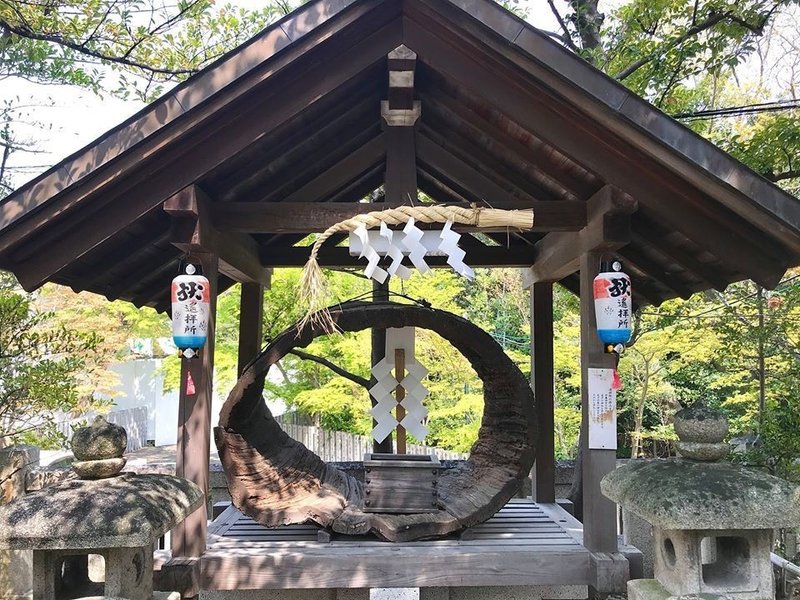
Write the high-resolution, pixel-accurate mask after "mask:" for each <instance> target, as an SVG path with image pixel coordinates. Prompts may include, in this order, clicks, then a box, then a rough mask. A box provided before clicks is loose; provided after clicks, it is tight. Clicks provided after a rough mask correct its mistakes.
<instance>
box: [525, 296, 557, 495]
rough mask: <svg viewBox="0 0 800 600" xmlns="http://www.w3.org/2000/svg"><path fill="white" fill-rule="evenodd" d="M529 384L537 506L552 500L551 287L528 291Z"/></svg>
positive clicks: (553, 473)
mask: <svg viewBox="0 0 800 600" xmlns="http://www.w3.org/2000/svg"><path fill="white" fill-rule="evenodd" d="M531 383H532V385H533V394H534V397H535V398H536V422H537V428H536V430H537V434H538V437H537V438H536V463H535V464H534V466H533V471H534V476H533V484H534V489H533V494H534V499H535V500H536V502H537V503H547V504H553V503H555V501H556V465H555V416H554V410H555V387H554V386H555V382H554V372H553V284H552V283H551V282H544V283H535V284H534V285H533V287H532V289H531Z"/></svg>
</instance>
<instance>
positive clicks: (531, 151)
mask: <svg viewBox="0 0 800 600" xmlns="http://www.w3.org/2000/svg"><path fill="white" fill-rule="evenodd" d="M423 72H424V75H425V76H424V80H425V81H427V80H430V83H429V84H428V85H427V86H426V87H425V89H424V91H421V92H420V98H421V101H422V102H423V103H424V105H425V111H426V115H428V116H431V115H433V116H435V117H436V119H437V120H441V121H444V122H446V123H448V124H449V125H450V126H452V127H453V128H457V129H459V130H461V131H462V132H463V134H464V135H466V136H468V137H470V138H472V139H474V140H476V141H478V142H479V143H480V144H481V146H483V147H485V148H486V149H487V150H490V151H493V152H498V153H508V154H513V155H515V156H517V157H518V158H519V162H520V163H521V164H519V166H518V168H519V169H520V170H521V171H522V172H524V173H525V174H526V176H527V177H528V178H529V179H530V180H532V181H534V182H536V184H535V185H536V186H537V188H536V189H538V190H540V191H539V194H544V193H550V194H559V195H565V197H564V198H563V199H565V200H577V199H579V198H585V197H587V196H588V195H590V194H591V193H592V192H593V191H594V190H595V189H597V182H595V181H592V177H591V174H588V173H584V172H582V171H583V170H582V169H567V168H565V163H564V157H563V156H562V155H561V154H560V153H558V152H553V151H552V149H550V148H548V147H546V145H545V144H543V143H542V142H540V141H539V140H537V139H535V138H532V136H530V135H529V136H528V139H527V140H526V142H524V141H522V140H520V139H518V138H515V137H514V136H513V135H511V134H509V133H508V132H507V131H505V129H504V128H503V127H500V126H499V124H500V121H501V120H502V119H503V117H502V116H501V115H500V113H499V112H498V111H497V110H496V109H494V108H492V107H490V106H486V107H485V109H484V110H483V111H480V112H479V111H478V110H475V108H476V107H471V106H469V105H468V104H467V103H465V102H463V101H459V100H456V99H455V98H454V97H453V96H452V95H451V94H449V93H448V90H449V88H450V87H451V86H452V84H451V83H449V82H448V81H447V80H446V79H445V78H444V77H441V76H439V75H438V74H437V73H435V72H433V71H432V70H431V69H425V70H424V71H423ZM428 122H430V119H429V120H428ZM432 126H434V127H438V124H433V125H432ZM565 192H566V194H565ZM532 193H534V195H536V192H532Z"/></svg>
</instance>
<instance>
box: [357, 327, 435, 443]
mask: <svg viewBox="0 0 800 600" xmlns="http://www.w3.org/2000/svg"><path fill="white" fill-rule="evenodd" d="M396 350H403V353H404V356H405V360H404V362H405V376H404V377H403V379H402V381H399V382H398V381H397V378H396V376H395V363H394V356H395V351H396ZM427 375H428V370H427V369H426V368H425V367H423V366H422V365H421V364H419V363H418V362H417V361H416V359H415V357H414V328H413V327H403V328H400V329H397V328H389V329H387V330H386V358H384V359H383V360H381V361H380V362H379V363H378V364H376V365H375V366H374V367H373V368H372V376H373V377H374V378H375V380H376V381H377V383H376V384H375V385H373V386H372V387H371V388H370V390H369V393H370V395H371V396H372V397H373V398H374V399H375V403H376V404H375V406H374V407H373V408H372V410H371V411H370V413H371V414H372V417H373V418H374V419H375V423H376V424H375V427H374V428H373V430H372V437H373V438H375V440H376V441H377V442H382V441H383V440H385V439H386V437H387V436H388V435H389V434H390V433H391V432H392V431H394V430H395V428H396V427H397V426H398V425H402V426H403V427H405V429H406V431H408V432H409V433H410V434H411V435H413V436H414V437H415V438H417V439H418V440H423V439H425V436H427V435H428V428H427V427H426V426H425V425H424V424H423V423H424V421H425V419H426V418H427V416H428V409H427V408H425V406H424V405H423V403H422V402H423V400H424V399H425V397H426V396H427V395H428V388H426V387H425V386H424V385H423V384H422V380H423V379H425V377H427ZM398 386H401V387H402V388H403V390H404V391H405V397H404V398H403V400H401V401H400V402H399V404H400V406H402V407H403V408H404V409H405V411H406V415H405V417H403V420H402V421H401V422H398V421H397V418H396V417H395V415H394V412H393V411H394V410H395V409H396V408H397V405H398V402H397V399H396V398H395V395H394V394H395V392H396V390H397V387H398Z"/></svg>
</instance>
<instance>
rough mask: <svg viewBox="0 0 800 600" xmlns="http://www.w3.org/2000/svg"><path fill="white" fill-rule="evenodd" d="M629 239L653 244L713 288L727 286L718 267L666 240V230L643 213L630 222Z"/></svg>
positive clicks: (636, 242) (722, 290)
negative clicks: (702, 260)
mask: <svg viewBox="0 0 800 600" xmlns="http://www.w3.org/2000/svg"><path fill="white" fill-rule="evenodd" d="M631 227H632V231H631V241H632V242H633V243H634V244H637V245H643V246H653V247H654V248H655V249H656V250H657V251H658V252H660V253H661V254H663V255H664V256H666V257H667V258H669V259H671V260H673V261H674V262H676V263H678V264H679V265H680V266H682V267H683V268H684V269H686V270H688V271H691V272H692V273H694V274H696V275H697V276H699V277H700V278H701V279H703V280H704V281H707V282H709V283H710V284H711V285H712V286H713V287H714V289H715V290H718V291H720V292H724V291H725V289H726V288H727V287H728V283H729V279H728V278H726V277H725V274H724V273H722V272H720V270H719V268H717V267H715V266H714V265H710V264H708V263H704V262H701V261H700V260H698V259H697V258H696V257H694V256H692V255H691V254H690V253H689V252H688V251H686V250H684V249H683V248H680V247H678V246H676V245H675V244H674V243H672V242H670V241H669V240H667V238H666V236H667V232H664V231H661V228H660V227H659V226H658V225H657V224H656V223H654V222H652V221H650V220H649V219H647V218H646V217H645V216H644V215H643V214H641V213H636V215H634V216H633V219H632V223H631Z"/></svg>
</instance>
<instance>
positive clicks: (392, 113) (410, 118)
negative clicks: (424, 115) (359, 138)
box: [381, 45, 421, 202]
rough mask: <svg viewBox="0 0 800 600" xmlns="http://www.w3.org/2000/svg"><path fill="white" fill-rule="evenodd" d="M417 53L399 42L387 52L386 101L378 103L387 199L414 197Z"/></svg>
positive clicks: (417, 115) (400, 200)
mask: <svg viewBox="0 0 800 600" xmlns="http://www.w3.org/2000/svg"><path fill="white" fill-rule="evenodd" d="M416 61H417V55H416V53H415V52H413V51H412V50H410V49H409V48H407V47H406V46H403V45H400V46H398V47H397V48H395V49H394V50H392V51H391V52H390V53H389V56H388V61H387V64H388V67H389V92H388V95H387V98H388V100H386V102H382V103H381V117H382V123H383V126H384V131H385V132H386V134H385V141H386V175H385V177H384V192H385V195H386V200H388V201H389V202H403V201H405V202H413V201H415V200H416V198H417V154H416V147H415V134H414V125H415V124H416V123H417V121H418V119H419V117H420V114H421V107H420V104H419V103H418V102H414V69H415V68H416Z"/></svg>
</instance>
